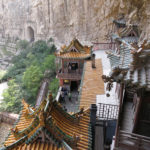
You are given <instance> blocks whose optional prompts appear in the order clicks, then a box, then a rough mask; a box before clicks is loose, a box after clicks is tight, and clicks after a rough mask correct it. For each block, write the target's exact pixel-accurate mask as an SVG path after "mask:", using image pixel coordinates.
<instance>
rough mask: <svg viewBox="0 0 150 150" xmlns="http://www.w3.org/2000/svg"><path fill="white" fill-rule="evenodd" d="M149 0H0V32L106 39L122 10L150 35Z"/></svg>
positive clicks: (20, 35)
mask: <svg viewBox="0 0 150 150" xmlns="http://www.w3.org/2000/svg"><path fill="white" fill-rule="evenodd" d="M148 1H149V0H142V1H139V0H132V1H131V0H1V1H0V19H1V22H0V36H2V37H11V38H21V39H28V40H32V38H33V37H34V38H35V39H36V40H37V39H48V38H50V37H53V38H54V39H55V41H57V42H60V43H66V42H68V41H70V40H71V39H72V38H73V37H77V38H79V39H80V40H82V41H98V42H102V41H105V40H106V35H107V34H108V33H110V32H111V30H112V20H113V19H114V18H116V17H117V16H118V14H120V13H124V14H125V17H126V19H127V21H128V23H129V24H130V23H137V24H139V26H140V29H141V31H142V34H141V36H142V38H143V37H149V35H150V30H149V29H150V25H149V22H150V2H148Z"/></svg>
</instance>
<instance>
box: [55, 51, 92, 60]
mask: <svg viewBox="0 0 150 150" xmlns="http://www.w3.org/2000/svg"><path fill="white" fill-rule="evenodd" d="M56 56H57V57H60V58H69V59H86V58H89V57H90V56H91V54H90V53H85V54H83V53H78V52H69V53H64V54H56Z"/></svg>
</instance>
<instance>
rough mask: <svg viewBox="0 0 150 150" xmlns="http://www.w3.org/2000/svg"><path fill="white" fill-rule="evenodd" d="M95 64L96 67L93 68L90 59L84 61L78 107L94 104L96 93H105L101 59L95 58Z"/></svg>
mask: <svg viewBox="0 0 150 150" xmlns="http://www.w3.org/2000/svg"><path fill="white" fill-rule="evenodd" d="M95 64H96V68H94V69H93V68H92V67H91V61H87V62H86V63H85V72H84V74H83V75H84V76H83V81H82V82H83V84H82V85H81V92H80V108H82V107H84V108H88V107H90V106H91V104H96V95H101V94H105V91H104V82H103V80H102V75H103V69H102V62H101V59H96V60H95Z"/></svg>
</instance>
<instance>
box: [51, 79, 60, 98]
mask: <svg viewBox="0 0 150 150" xmlns="http://www.w3.org/2000/svg"><path fill="white" fill-rule="evenodd" d="M58 88H59V80H58V79H56V78H54V79H53V80H52V81H51V83H50V85H49V89H50V91H51V92H52V94H53V98H55V97H56V95H57V92H58Z"/></svg>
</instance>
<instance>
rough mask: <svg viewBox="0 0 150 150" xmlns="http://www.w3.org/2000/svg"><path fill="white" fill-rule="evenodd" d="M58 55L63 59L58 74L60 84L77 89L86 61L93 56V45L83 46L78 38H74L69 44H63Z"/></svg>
mask: <svg viewBox="0 0 150 150" xmlns="http://www.w3.org/2000/svg"><path fill="white" fill-rule="evenodd" d="M56 56H57V58H60V60H61V69H60V70H59V71H58V74H57V76H58V78H59V81H60V86H65V87H66V88H68V89H69V90H77V89H78V86H79V85H80V81H81V76H82V72H83V65H84V62H85V60H87V59H89V58H91V47H88V46H83V45H82V44H81V43H80V42H79V41H78V40H77V39H73V40H72V41H71V43H70V44H69V46H63V47H62V48H61V50H60V51H59V52H58V53H56Z"/></svg>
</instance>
